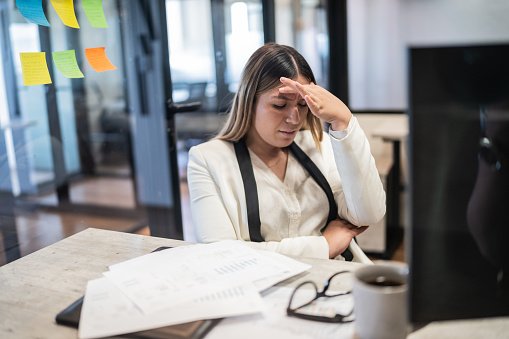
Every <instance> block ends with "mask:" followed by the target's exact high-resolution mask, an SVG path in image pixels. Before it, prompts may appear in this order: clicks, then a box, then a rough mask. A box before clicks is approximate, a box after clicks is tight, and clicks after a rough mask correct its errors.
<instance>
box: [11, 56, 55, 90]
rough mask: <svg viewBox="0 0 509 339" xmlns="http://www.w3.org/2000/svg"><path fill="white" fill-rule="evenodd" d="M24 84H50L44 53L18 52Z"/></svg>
mask: <svg viewBox="0 0 509 339" xmlns="http://www.w3.org/2000/svg"><path fill="white" fill-rule="evenodd" d="M19 57H20V59H21V72H22V73H23V83H24V84H25V86H31V85H42V84H51V77H50V76H49V71H48V64H46V53H45V52H37V53H19Z"/></svg>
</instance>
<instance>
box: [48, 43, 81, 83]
mask: <svg viewBox="0 0 509 339" xmlns="http://www.w3.org/2000/svg"><path fill="white" fill-rule="evenodd" d="M52 55H53V62H54V63H55V66H57V69H58V70H59V71H60V73H62V74H63V75H65V76H66V77H68V78H84V76H83V73H81V70H80V68H79V67H78V62H77V61H76V53H75V52H74V49H71V50H68V51H61V52H53V53H52Z"/></svg>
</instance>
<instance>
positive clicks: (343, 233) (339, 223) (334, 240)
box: [322, 219, 369, 259]
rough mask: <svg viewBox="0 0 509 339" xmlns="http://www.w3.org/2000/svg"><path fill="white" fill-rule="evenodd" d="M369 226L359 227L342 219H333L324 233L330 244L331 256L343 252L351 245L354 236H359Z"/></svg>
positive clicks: (333, 256)
mask: <svg viewBox="0 0 509 339" xmlns="http://www.w3.org/2000/svg"><path fill="white" fill-rule="evenodd" d="M368 227H369V226H359V227H358V226H355V225H353V224H351V223H349V222H348V221H346V220H342V219H336V220H332V221H331V222H330V223H329V224H328V225H327V227H326V228H325V230H324V231H323V234H322V235H323V236H324V237H325V239H326V240H327V243H328V244H329V258H331V259H332V258H335V257H336V256H338V255H340V254H341V253H343V252H344V251H345V250H346V249H347V248H348V245H350V241H352V239H353V237H356V236H358V235H359V234H361V233H362V232H364V231H365V230H367V229H368Z"/></svg>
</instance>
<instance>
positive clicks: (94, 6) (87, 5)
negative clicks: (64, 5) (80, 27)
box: [81, 0, 108, 28]
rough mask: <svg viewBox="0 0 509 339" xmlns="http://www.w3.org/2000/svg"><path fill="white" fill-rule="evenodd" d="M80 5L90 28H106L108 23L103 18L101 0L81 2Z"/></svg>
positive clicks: (84, 0)
mask: <svg viewBox="0 0 509 339" xmlns="http://www.w3.org/2000/svg"><path fill="white" fill-rule="evenodd" d="M81 4H82V5H83V10H84V11H85V14H86V15H87V18H88V21H90V25H92V27H96V28H108V23H107V22H106V18H105V17H104V11H103V2H102V0H83V1H82V2H81Z"/></svg>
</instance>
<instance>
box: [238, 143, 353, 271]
mask: <svg viewBox="0 0 509 339" xmlns="http://www.w3.org/2000/svg"><path fill="white" fill-rule="evenodd" d="M233 146H234V148H235V154H236V156H237V162H238V163H239V168H240V173H241V175H242V181H243V183H244V192H245V195H246V205H247V206H246V207H247V220H248V226H249V237H250V239H251V241H256V242H261V241H263V238H262V235H261V232H260V228H261V222H260V207H259V204H258V191H257V188H256V180H255V177H254V172H253V164H252V163H251V157H250V156H249V150H248V149H247V146H246V142H245V140H244V139H241V140H239V141H238V142H234V143H233ZM289 149H290V151H291V152H292V154H293V155H294V156H295V158H296V159H297V160H298V161H299V162H300V164H301V165H302V166H303V167H304V168H305V169H306V171H308V173H309V174H310V175H311V177H312V178H313V179H314V180H315V181H316V183H317V184H318V186H320V187H321V188H322V190H323V191H324V192H325V195H326V196H327V200H328V201H329V216H328V217H327V223H326V224H325V225H324V226H323V228H322V229H321V231H322V232H323V231H324V229H325V227H327V225H328V224H329V223H330V222H331V221H332V220H335V219H337V217H338V206H337V205H336V201H335V200H334V194H333V193H332V189H331V187H330V185H329V183H328V182H327V179H325V177H324V175H323V174H322V172H320V170H319V169H318V167H316V165H315V163H314V162H313V161H312V160H311V159H310V158H309V157H308V155H307V154H306V153H304V151H303V150H302V149H301V148H300V147H299V146H298V145H297V144H296V143H295V142H292V144H291V145H290V146H289ZM341 255H342V256H343V257H344V258H345V260H347V261H352V259H353V255H352V253H351V252H350V250H349V249H348V248H347V249H346V250H345V251H344V252H343V253H342V254H341Z"/></svg>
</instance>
